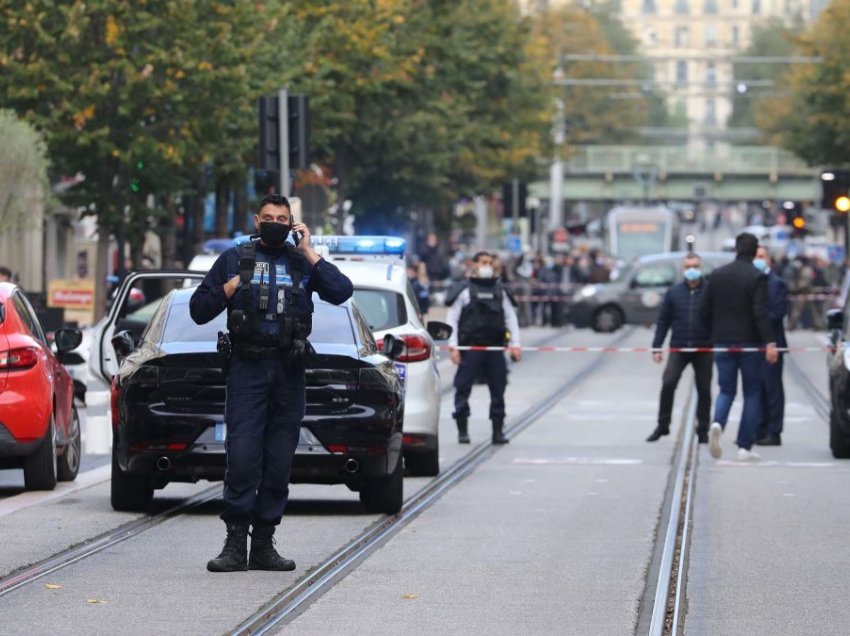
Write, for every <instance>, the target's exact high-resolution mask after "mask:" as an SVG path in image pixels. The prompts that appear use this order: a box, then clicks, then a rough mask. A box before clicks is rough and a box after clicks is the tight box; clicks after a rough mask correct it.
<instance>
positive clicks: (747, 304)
mask: <svg viewBox="0 0 850 636" xmlns="http://www.w3.org/2000/svg"><path fill="white" fill-rule="evenodd" d="M757 249H758V239H757V238H756V237H755V236H754V235H752V234H749V233H746V232H745V233H743V234H739V235H738V237H737V238H736V239H735V252H736V254H737V256H736V258H735V260H734V261H733V262H731V263H729V264H728V265H724V266H723V267H719V268H717V269H716V270H714V272H713V273H712V275H711V280H710V281H709V282H708V287H707V288H706V290H705V293H704V294H703V296H702V302H701V303H700V314H701V316H702V319H703V322H704V323H705V326H706V327H708V329H709V331H710V332H711V342H712V344H713V346H714V347H716V348H729V349H733V351H725V352H723V351H721V352H716V353H715V355H714V361H715V364H716V365H717V381H718V384H719V385H720V394H719V395H718V396H717V400H716V401H715V403H714V422H713V423H712V425H711V426H710V427H709V429H708V448H709V452H710V453H711V456H712V457H714V458H715V459H719V458H720V456H721V454H722V452H723V449H722V448H721V447H720V437H721V435H722V434H723V431H724V430H725V428H726V421H727V420H728V419H729V410H730V409H731V408H732V402H733V401H734V400H735V391H736V389H737V386H738V371H739V370H740V372H741V384H742V385H743V390H744V409H743V412H742V413H741V424H740V426H739V427H738V439H737V444H738V459H739V460H740V461H753V460H758V459H761V458H760V457H759V456H758V455H757V454H756V453H754V452H753V451H752V447H753V442H754V441H755V436H756V428H757V427H758V424H759V421H760V419H761V408H762V407H761V384H762V380H761V378H762V368H763V365H764V361H765V360H767V362H768V364H775V363H776V361H777V359H778V358H779V352H778V351H777V349H776V342H775V341H774V339H773V331H772V329H771V326H770V314H769V311H768V296H767V276H766V275H765V274H764V273H762V272H761V271H759V270H758V269H756V268H755V267H754V266H753V258H755V255H756V250H757ZM734 349H758V350H757V351H734ZM761 349H764V353H762V352H761V351H760V350H761Z"/></svg>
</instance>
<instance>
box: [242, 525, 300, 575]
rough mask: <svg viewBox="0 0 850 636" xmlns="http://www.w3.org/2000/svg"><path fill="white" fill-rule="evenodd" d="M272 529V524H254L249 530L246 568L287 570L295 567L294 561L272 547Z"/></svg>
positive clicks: (273, 529)
mask: <svg viewBox="0 0 850 636" xmlns="http://www.w3.org/2000/svg"><path fill="white" fill-rule="evenodd" d="M274 531H275V527H274V526H272V525H255V526H254V528H253V530H252V531H251V556H250V557H249V558H248V568H249V569H251V570H276V571H280V572H289V571H290V570H294V569H295V561H293V560H292V559H284V558H283V557H282V556H280V555H279V554H278V553H277V550H275V549H274V536H273V535H274Z"/></svg>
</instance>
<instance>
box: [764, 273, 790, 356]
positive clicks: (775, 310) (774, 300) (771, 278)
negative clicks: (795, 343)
mask: <svg viewBox="0 0 850 636" xmlns="http://www.w3.org/2000/svg"><path fill="white" fill-rule="evenodd" d="M767 303H768V312H769V314H770V326H771V327H772V328H773V337H774V338H776V346H777V347H787V346H788V340H786V339H785V326H784V324H783V321H784V320H785V314H787V313H788V285H786V284H785V281H784V280H782V277H781V276H778V275H777V274H776V273H775V272H774V271H773V270H770V271H769V272H768V273H767Z"/></svg>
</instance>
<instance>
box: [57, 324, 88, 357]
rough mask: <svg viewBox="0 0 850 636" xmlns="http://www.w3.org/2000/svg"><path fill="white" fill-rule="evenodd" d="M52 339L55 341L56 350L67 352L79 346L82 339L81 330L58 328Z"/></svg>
mask: <svg viewBox="0 0 850 636" xmlns="http://www.w3.org/2000/svg"><path fill="white" fill-rule="evenodd" d="M53 341H54V342H55V343H56V351H58V352H59V353H67V352H68V351H73V350H74V349H76V348H77V347H79V346H80V343H81V342H82V341H83V332H82V331H80V330H79V329H59V330H58V331H57V332H56V335H55V336H54V337H53Z"/></svg>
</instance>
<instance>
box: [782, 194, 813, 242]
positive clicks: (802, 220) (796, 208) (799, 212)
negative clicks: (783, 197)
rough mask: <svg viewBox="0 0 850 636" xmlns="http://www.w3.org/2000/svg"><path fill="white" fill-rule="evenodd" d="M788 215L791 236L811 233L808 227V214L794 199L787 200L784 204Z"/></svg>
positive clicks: (799, 236)
mask: <svg viewBox="0 0 850 636" xmlns="http://www.w3.org/2000/svg"><path fill="white" fill-rule="evenodd" d="M782 207H783V208H784V209H785V212H786V214H787V215H788V224H789V225H790V226H791V228H792V229H791V236H794V237H796V238H802V237H804V236H805V235H806V234H808V233H809V230H808V229H807V227H806V215H805V214H804V213H803V207H802V206H801V205H800V204H799V203H797V202H794V201H786V202H785V203H783V204H782Z"/></svg>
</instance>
